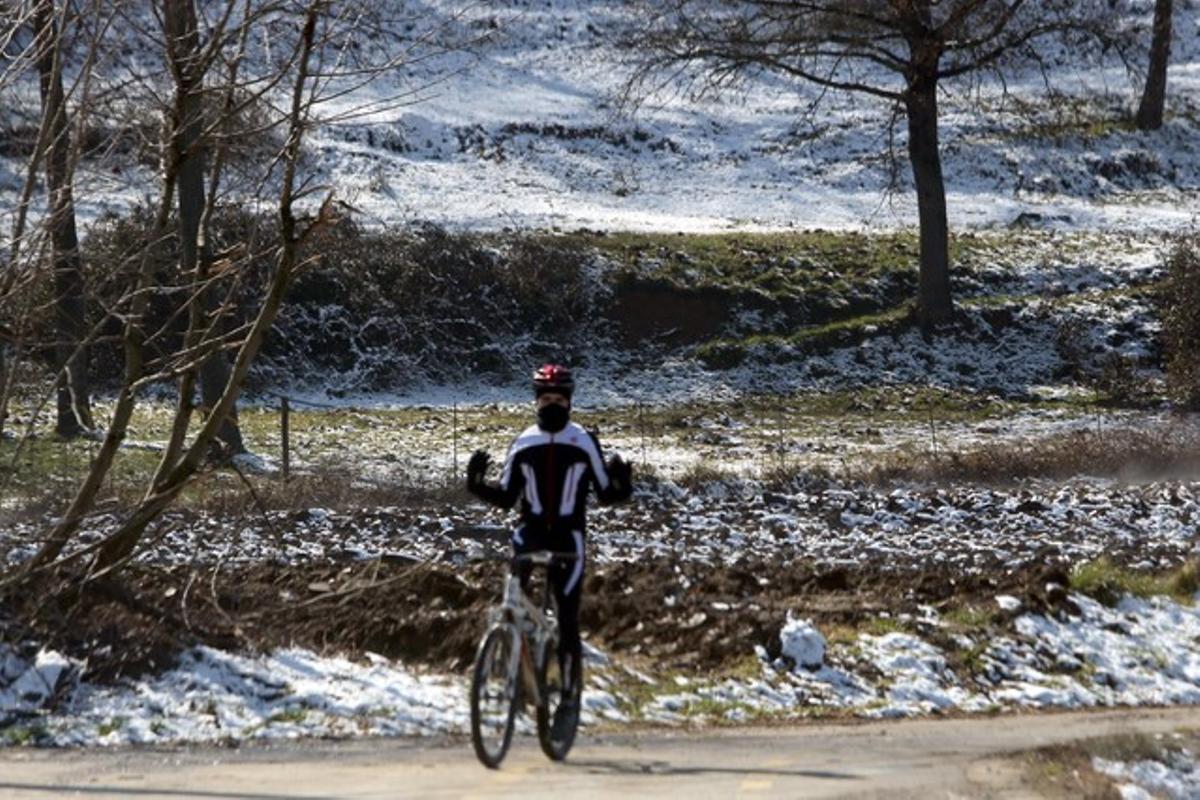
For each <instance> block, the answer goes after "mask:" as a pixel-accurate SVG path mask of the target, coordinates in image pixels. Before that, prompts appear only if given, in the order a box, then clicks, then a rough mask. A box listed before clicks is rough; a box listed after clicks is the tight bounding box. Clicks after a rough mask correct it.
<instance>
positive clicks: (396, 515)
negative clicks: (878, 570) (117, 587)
mask: <svg viewBox="0 0 1200 800" xmlns="http://www.w3.org/2000/svg"><path fill="white" fill-rule="evenodd" d="M1198 519H1200V484H1197V483H1194V482H1164V483H1150V484H1146V485H1139V486H1131V485H1121V484H1117V483H1105V482H1091V481H1076V482H1072V483H1067V484H1057V483H1038V482H1032V483H1029V484H1028V485H1025V486H1022V487H1019V488H1012V489H1001V488H986V487H976V486H951V487H944V488H896V489H882V490H881V489H877V488H874V487H870V486H866V485H856V484H846V485H843V484H837V483H833V484H824V483H822V484H816V485H813V486H809V487H799V486H794V487H792V488H787V487H783V488H775V489H772V488H768V487H766V486H764V485H763V484H761V483H759V482H756V481H742V480H731V481H718V482H712V483H708V484H704V485H702V486H700V487H699V488H697V489H695V490H689V489H686V488H684V487H681V486H679V485H677V484H674V483H672V482H670V481H665V482H661V483H658V484H656V485H655V486H654V487H652V488H650V489H643V490H640V491H639V493H638V495H637V501H636V502H635V503H633V504H630V505H627V506H618V507H614V508H608V509H598V510H596V511H595V512H594V513H593V515H592V524H591V527H590V529H589V532H588V543H589V550H590V556H589V557H590V558H591V559H592V560H593V561H595V562H597V563H605V562H608V561H624V560H631V559H632V560H636V559H639V558H643V557H648V556H668V557H672V558H675V559H679V560H682V561H691V562H697V563H708V564H732V563H737V562H738V561H739V560H742V559H755V558H765V559H770V560H774V561H778V562H779V563H791V562H803V563H806V564H811V565H814V566H820V567H836V566H850V565H856V564H873V565H879V564H882V565H885V566H887V567H888V568H890V569H896V570H909V569H947V570H952V571H958V572H963V573H979V572H986V571H991V570H997V569H1017V568H1019V567H1021V566H1025V565H1029V564H1037V563H1044V562H1045V561H1046V560H1047V559H1050V558H1053V559H1056V560H1061V561H1063V562H1066V563H1075V562H1078V561H1084V560H1090V559H1093V558H1096V557H1098V556H1100V555H1102V554H1107V555H1109V556H1112V557H1120V558H1123V559H1126V560H1129V561H1131V562H1132V563H1133V565H1134V566H1135V567H1136V568H1140V569H1156V568H1158V569H1163V568H1170V567H1174V566H1177V565H1178V564H1179V563H1181V562H1182V561H1183V560H1185V559H1187V558H1189V557H1196V556H1198V555H1200V539H1198V538H1197V527H1196V520H1198ZM116 524H118V520H117V519H116V518H115V517H113V516H111V515H105V516H101V517H98V518H96V519H95V520H93V521H92V522H90V523H89V524H88V526H87V527H86V528H85V530H84V531H83V532H82V533H81V534H80V535H79V536H78V537H77V539H76V545H77V546H79V547H86V546H88V545H89V544H91V543H93V542H95V541H98V540H99V539H100V538H101V537H103V536H104V535H105V533H106V531H109V530H111V529H112V528H113V527H114V526H115V525H116ZM508 525H509V521H508V517H507V516H505V515H504V514H502V513H499V512H496V511H492V510H485V509H484V508H483V507H482V506H479V505H474V506H471V505H467V506H451V505H438V506H430V507H425V508H418V509H412V508H370V509H362V510H358V511H349V512H334V511H330V510H327V509H322V508H312V509H308V510H304V511H297V512H269V513H267V514H265V515H252V516H238V517H225V516H220V515H216V514H209V513H197V512H190V511H170V512H167V513H166V514H165V515H164V516H163V517H162V519H161V520H160V521H158V522H157V523H155V526H154V528H153V529H152V531H151V532H150V533H149V535H148V537H147V541H148V542H153V544H152V545H151V546H149V547H148V549H147V550H146V551H145V552H144V553H143V554H142V555H141V556H140V558H141V559H142V560H144V561H146V562H150V563H159V564H180V565H182V564H190V563H215V562H218V561H219V562H223V563H230V564H232V563H254V562H264V561H266V562H279V561H283V562H292V563H295V562H308V563H312V562H327V561H330V560H333V561H344V560H361V559H370V558H376V557H379V556H381V555H385V556H390V557H398V558H403V559H406V560H412V561H448V562H450V563H464V562H466V561H469V560H473V559H477V558H482V557H485V556H489V555H494V554H497V553H500V552H502V551H504V549H505V548H506V547H507V546H508V545H507V536H508V534H507V532H508V530H509V528H508ZM42 530H43V527H42V526H38V525H34V524H32V523H28V522H21V523H17V524H15V525H14V526H13V529H12V530H11V531H10V532H9V534H8V535H7V536H6V537H5V541H4V542H3V544H4V545H5V547H6V548H8V552H7V559H8V562H9V563H16V562H18V561H20V560H23V559H24V558H27V557H28V556H29V555H30V554H31V553H32V551H33V548H34V546H35V545H34V542H35V541H36V537H37V536H38V535H39V534H40V533H41V532H42ZM159 536H161V538H156V537H159Z"/></svg>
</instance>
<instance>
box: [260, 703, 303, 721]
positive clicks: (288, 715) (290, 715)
mask: <svg viewBox="0 0 1200 800" xmlns="http://www.w3.org/2000/svg"><path fill="white" fill-rule="evenodd" d="M307 718H308V709H307V708H305V707H304V706H296V707H295V708H289V709H287V710H286V711H280V712H277V713H275V714H272V715H271V717H270V718H269V719H268V720H267V722H269V723H290V724H293V725H299V724H300V723H302V722H304V720H305V719H307Z"/></svg>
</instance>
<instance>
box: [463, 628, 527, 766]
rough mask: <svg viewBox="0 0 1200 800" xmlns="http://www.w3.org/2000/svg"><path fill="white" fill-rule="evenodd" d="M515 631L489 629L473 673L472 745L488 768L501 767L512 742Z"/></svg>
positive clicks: (515, 696)
mask: <svg viewBox="0 0 1200 800" xmlns="http://www.w3.org/2000/svg"><path fill="white" fill-rule="evenodd" d="M515 640H516V636H515V632H514V631H513V630H512V629H511V628H509V627H506V626H503V625H501V626H497V627H495V628H492V629H491V630H490V631H488V633H487V635H486V636H484V637H483V641H482V642H480V644H479V652H478V654H477V655H476V656H475V669H474V672H473V673H472V676H471V744H472V745H473V746H474V747H475V755H476V756H477V757H478V758H479V760H480V762H481V763H482V764H483V765H484V766H485V767H488V768H489V769H495V768H497V767H498V766H500V762H501V761H503V760H504V755H505V754H506V753H507V752H508V746H509V744H511V743H512V734H513V717H514V715H515V714H516V710H517V676H516V675H514V674H510V672H509V666H510V664H511V663H512V654H513V647H514V646H515Z"/></svg>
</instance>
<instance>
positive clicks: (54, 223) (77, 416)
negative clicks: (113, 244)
mask: <svg viewBox="0 0 1200 800" xmlns="http://www.w3.org/2000/svg"><path fill="white" fill-rule="evenodd" d="M59 14H60V12H59V10H58V9H56V8H55V4H54V0H38V3H37V6H36V8H35V11H34V25H35V27H36V39H37V45H36V47H37V52H38V56H37V65H38V75H39V78H40V88H41V96H42V118H43V125H44V130H45V131H46V133H47V135H48V137H49V141H48V143H47V144H48V151H47V153H46V188H47V191H48V192H49V195H50V202H49V212H48V216H47V220H46V224H47V225H48V227H49V229H50V242H51V260H52V264H53V270H54V309H55V322H56V325H55V328H56V336H55V343H54V352H55V367H56V368H57V370H58V373H59V375H58V393H57V394H58V404H57V405H58V415H57V423H56V425H55V430H56V431H57V433H58V434H59V435H60V436H78V435H79V434H80V433H82V432H83V431H85V430H91V429H92V428H94V427H95V423H94V422H93V421H92V411H91V400H90V394H91V385H90V380H89V378H88V347H87V345H86V344H85V343H84V338H85V337H86V336H87V320H86V318H85V309H84V295H83V263H82V259H81V257H80V254H79V235H78V233H77V231H76V229H75V197H74V168H73V162H74V158H73V151H72V146H71V128H70V124H69V121H68V113H69V112H68V110H67V99H66V95H65V92H64V91H63V77H62V62H63V46H62V45H63V36H62V30H63V26H62V25H61V24H60V23H59Z"/></svg>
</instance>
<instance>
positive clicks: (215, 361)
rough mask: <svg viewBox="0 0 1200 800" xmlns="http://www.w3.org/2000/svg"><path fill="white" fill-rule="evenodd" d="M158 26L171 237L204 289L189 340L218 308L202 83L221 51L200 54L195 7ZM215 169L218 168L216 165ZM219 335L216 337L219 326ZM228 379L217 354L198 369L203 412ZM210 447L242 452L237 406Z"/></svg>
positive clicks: (189, 382)
mask: <svg viewBox="0 0 1200 800" xmlns="http://www.w3.org/2000/svg"><path fill="white" fill-rule="evenodd" d="M236 5H237V4H236V3H228V4H227V5H226V8H225V13H224V14H223V15H222V17H221V18H220V20H219V21H218V23H217V25H216V28H215V30H214V31H213V32H212V34H211V37H210V45H211V44H213V43H217V44H220V39H221V37H223V36H224V35H225V30H226V26H227V23H228V21H229V19H230V16H231V14H232V12H233V10H234V8H235V7H236ZM162 21H163V29H164V33H165V39H166V53H167V64H168V66H169V68H170V72H171V77H172V80H173V82H174V84H175V93H174V95H175V101H174V104H173V107H172V109H171V114H170V117H169V119H168V122H167V125H168V127H169V129H170V132H171V133H170V136H169V137H168V140H167V144H168V148H167V152H166V154H165V157H166V158H169V159H172V160H174V161H175V162H176V167H175V169H176V170H177V171H178V175H179V179H178V184H177V186H176V191H177V193H178V197H179V203H178V225H177V230H178V235H179V250H180V259H179V267H180V274H181V276H182V277H184V278H188V277H191V278H194V285H196V286H199V287H203V288H201V290H200V292H199V297H196V298H192V299H191V300H190V302H189V317H190V322H191V324H190V326H189V331H191V332H192V333H193V334H195V333H197V332H199V331H200V330H202V329H201V327H200V326H199V325H198V322H199V320H198V315H199V314H201V313H207V314H210V315H211V314H213V312H214V311H215V309H216V306H215V297H214V295H213V292H212V291H211V289H209V288H207V287H206V283H207V282H208V278H209V275H210V272H211V268H212V261H213V258H212V246H211V236H210V235H209V231H208V230H207V229H206V227H205V226H204V225H203V224H202V223H203V222H204V221H205V220H206V219H211V214H212V208H214V207H215V199H216V193H215V191H213V192H208V193H206V191H205V185H204V184H205V180H206V178H207V167H208V150H209V147H208V137H207V133H208V131H207V125H206V119H205V117H206V109H205V105H206V103H205V94H206V92H205V86H204V79H205V75H206V73H207V72H208V70H209V68H210V66H211V65H212V64H213V63H214V62H215V60H216V58H217V56H218V54H219V53H220V52H221V48H220V47H211V46H210V47H209V48H206V49H205V48H202V47H201V42H200V31H199V27H198V25H197V21H196V9H195V6H194V4H193V0H163V5H162ZM248 29H249V26H242V28H241V30H242V31H243V32H245V31H247V30H248ZM235 85H236V81H235V80H231V81H230V84H229V85H228V86H227V89H226V91H227V92H228V93H229V95H230V96H231V97H232V92H233V87H234V86H235ZM217 163H218V165H219V163H220V159H219V158H218V159H217ZM217 180H218V177H217V175H216V174H214V177H213V181H214V182H216V181H217ZM206 197H207V199H206ZM217 317H218V319H219V320H223V319H224V315H217ZM217 329H218V330H220V326H219V325H218V326H217ZM194 338H195V337H194V336H193V341H191V342H189V345H190V346H195V345H196V341H194ZM228 380H229V362H228V361H227V360H226V358H225V352H224V351H223V350H220V349H217V350H214V351H213V352H212V353H210V354H209V355H208V357H207V358H206V359H204V361H203V362H202V363H201V366H200V381H199V382H200V394H201V402H202V404H203V406H204V408H205V409H206V410H208V411H209V412H211V410H212V409H213V408H214V407H215V406H216V404H217V402H218V401H219V399H220V397H221V394H222V392H223V391H224V389H225V384H226V383H227V382H228ZM195 382H196V381H195V377H194V374H193V372H192V371H189V372H188V373H187V374H185V375H184V376H183V377H182V378H181V379H180V387H179V394H180V403H187V404H190V403H191V402H192V394H193V393H194V391H195ZM215 442H219V443H220V445H221V446H220V447H219V448H218V449H219V452H220V453H221V454H222V455H231V454H236V453H242V452H245V449H246V448H245V445H244V444H243V442H242V434H241V430H240V429H239V428H238V424H237V410H236V406H235V407H234V409H233V410H232V411H231V412H230V414H229V416H228V417H227V418H226V419H224V420H222V422H221V426H220V429H219V430H218V433H217V437H216V440H215ZM215 442H214V443H215Z"/></svg>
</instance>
